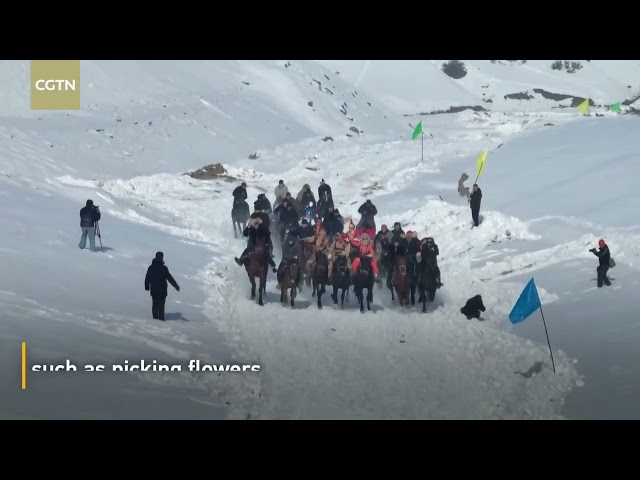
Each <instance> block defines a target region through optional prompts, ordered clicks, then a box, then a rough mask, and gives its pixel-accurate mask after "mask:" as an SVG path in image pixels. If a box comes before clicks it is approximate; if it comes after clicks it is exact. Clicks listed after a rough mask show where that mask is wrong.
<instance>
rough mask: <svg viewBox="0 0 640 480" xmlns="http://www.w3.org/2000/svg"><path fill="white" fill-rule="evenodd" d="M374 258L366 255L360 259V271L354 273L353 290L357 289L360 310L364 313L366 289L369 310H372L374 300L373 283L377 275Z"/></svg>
mask: <svg viewBox="0 0 640 480" xmlns="http://www.w3.org/2000/svg"><path fill="white" fill-rule="evenodd" d="M371 260H372V258H371V257H369V256H366V255H365V256H364V257H362V258H361V259H360V268H358V272H357V273H354V274H353V290H354V291H355V294H356V297H357V298H358V302H359V303H360V311H361V312H362V313H364V289H365V288H366V289H367V310H371V303H372V302H373V284H374V282H375V277H374V275H373V268H372V267H371Z"/></svg>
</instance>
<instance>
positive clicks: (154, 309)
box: [144, 252, 180, 320]
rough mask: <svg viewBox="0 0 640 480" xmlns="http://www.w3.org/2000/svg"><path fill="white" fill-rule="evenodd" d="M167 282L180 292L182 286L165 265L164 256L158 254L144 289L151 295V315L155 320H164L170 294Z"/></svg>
mask: <svg viewBox="0 0 640 480" xmlns="http://www.w3.org/2000/svg"><path fill="white" fill-rule="evenodd" d="M167 282H169V283H170V284H171V285H172V286H173V288H175V289H176V291H178V292H179V291H180V286H179V285H178V283H177V282H176V281H175V279H174V278H173V276H172V275H171V273H170V272H169V269H168V268H167V266H166V265H165V264H164V254H163V253H162V252H158V253H156V258H154V259H153V261H152V262H151V265H150V266H149V268H148V269H147V275H146V277H145V279H144V289H145V290H146V291H147V292H149V293H150V294H151V300H152V305H151V314H152V316H153V319H154V320H164V304H165V302H166V300H167V293H168V292H167V291H168V286H167Z"/></svg>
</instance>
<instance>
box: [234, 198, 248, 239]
mask: <svg viewBox="0 0 640 480" xmlns="http://www.w3.org/2000/svg"><path fill="white" fill-rule="evenodd" d="M250 217H251V212H250V211H249V204H248V203H247V202H246V201H244V200H242V201H241V202H235V201H234V202H233V208H232V209H231V220H232V221H233V234H234V235H235V237H236V238H238V233H240V234H242V231H243V230H244V227H245V226H246V224H247V221H248V220H249V218H250Z"/></svg>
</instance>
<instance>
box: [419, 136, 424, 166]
mask: <svg viewBox="0 0 640 480" xmlns="http://www.w3.org/2000/svg"><path fill="white" fill-rule="evenodd" d="M420 136H421V137H422V163H424V132H422V135H420Z"/></svg>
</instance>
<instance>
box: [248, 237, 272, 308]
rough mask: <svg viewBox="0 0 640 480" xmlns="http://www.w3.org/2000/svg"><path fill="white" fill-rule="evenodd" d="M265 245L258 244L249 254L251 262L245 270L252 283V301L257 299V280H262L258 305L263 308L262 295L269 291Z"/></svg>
mask: <svg viewBox="0 0 640 480" xmlns="http://www.w3.org/2000/svg"><path fill="white" fill-rule="evenodd" d="M265 248H266V247H265V245H264V243H262V242H258V243H257V244H256V246H255V248H254V250H253V252H251V253H250V254H249V261H248V262H247V263H246V267H245V269H246V270H247V275H248V276H249V281H250V282H251V299H254V298H256V280H255V279H256V278H259V279H260V289H259V291H258V305H260V306H263V305H264V303H263V302H262V293H263V292H265V291H266V289H267V262H266V259H265Z"/></svg>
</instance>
